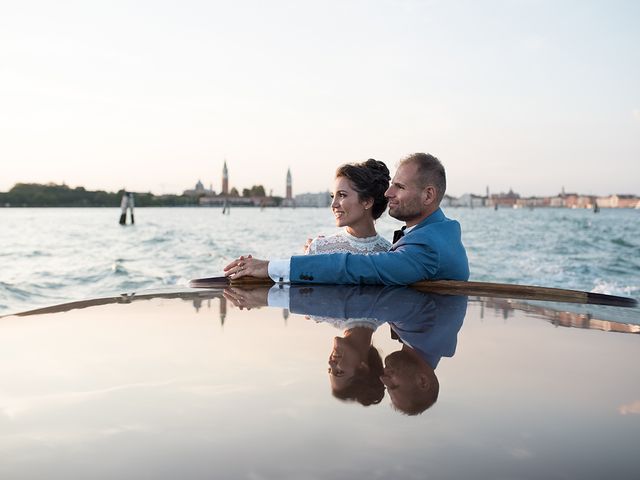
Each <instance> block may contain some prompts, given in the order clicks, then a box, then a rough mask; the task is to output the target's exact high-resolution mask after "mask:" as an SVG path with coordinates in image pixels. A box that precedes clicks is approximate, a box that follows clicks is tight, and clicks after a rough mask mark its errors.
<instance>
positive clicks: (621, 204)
mask: <svg viewBox="0 0 640 480" xmlns="http://www.w3.org/2000/svg"><path fill="white" fill-rule="evenodd" d="M596 201H597V202H598V206H599V207H600V208H640V197H637V196H635V195H609V196H608V197H598V198H597V199H596Z"/></svg>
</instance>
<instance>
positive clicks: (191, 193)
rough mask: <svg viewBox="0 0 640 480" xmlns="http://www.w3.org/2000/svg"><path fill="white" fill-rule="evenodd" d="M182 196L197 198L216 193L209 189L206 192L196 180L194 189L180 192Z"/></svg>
mask: <svg viewBox="0 0 640 480" xmlns="http://www.w3.org/2000/svg"><path fill="white" fill-rule="evenodd" d="M182 194H183V195H186V196H188V197H199V196H203V195H215V194H216V192H214V191H213V190H211V188H209V189H208V190H207V189H206V188H204V185H203V184H202V182H201V181H200V180H198V183H196V186H195V188H192V189H189V190H185V191H184V192H182Z"/></svg>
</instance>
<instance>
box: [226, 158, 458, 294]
mask: <svg viewBox="0 0 640 480" xmlns="http://www.w3.org/2000/svg"><path fill="white" fill-rule="evenodd" d="M445 189H446V176H445V171H444V167H443V166H442V164H441V163H440V161H439V160H438V159H437V158H435V157H433V156H432V155H428V154H425V153H416V154H414V155H411V156H409V157H407V158H405V159H404V160H402V161H401V162H400V164H399V166H398V170H397V171H396V174H395V176H394V177H393V180H392V182H391V184H390V185H389V174H388V170H387V168H386V166H384V164H383V163H382V162H378V161H375V160H368V161H367V162H365V163H363V164H351V165H344V166H342V167H340V168H339V169H338V171H337V173H336V182H335V189H334V195H333V202H332V204H331V208H332V210H333V212H334V215H335V217H336V224H337V225H338V226H343V227H346V228H345V230H344V232H342V233H339V234H336V235H333V236H331V237H326V238H317V239H315V240H313V241H311V242H308V243H307V253H313V254H315V255H304V256H293V257H291V258H290V259H285V260H271V261H269V260H258V259H255V258H252V257H251V256H250V255H248V256H246V257H245V256H242V257H239V258H238V259H236V260H234V261H233V262H231V263H230V264H229V265H227V266H226V267H225V274H226V275H227V276H229V277H231V278H232V279H238V278H241V277H244V276H253V277H259V278H269V277H270V278H271V279H272V280H274V281H276V282H289V281H291V282H292V283H333V284H400V285H406V284H411V283H414V282H417V281H420V280H425V279H449V280H467V279H468V278H469V265H468V261H467V255H466V252H465V249H464V246H463V245H462V240H461V232H460V225H459V224H458V222H456V221H454V220H450V219H448V218H447V217H445V215H444V213H443V212H442V210H441V209H440V202H441V200H442V198H443V197H444V193H445ZM387 202H388V205H389V215H391V216H392V217H394V218H397V219H398V220H402V221H404V222H405V226H404V227H403V228H402V230H400V231H398V232H396V233H397V235H394V237H395V238H394V243H393V244H392V245H390V244H389V243H388V242H387V241H385V240H384V239H382V238H380V237H379V235H378V234H377V233H376V230H375V226H374V221H375V219H377V218H379V217H380V215H381V214H382V212H383V211H384V209H385V207H386V205H387ZM362 254H366V255H362Z"/></svg>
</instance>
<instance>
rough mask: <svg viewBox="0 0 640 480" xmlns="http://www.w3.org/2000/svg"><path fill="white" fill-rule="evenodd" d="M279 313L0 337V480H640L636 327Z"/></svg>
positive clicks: (111, 323) (132, 305)
mask: <svg viewBox="0 0 640 480" xmlns="http://www.w3.org/2000/svg"><path fill="white" fill-rule="evenodd" d="M278 294H279V295H280V296H279V301H282V299H283V298H284V299H286V302H287V303H288V309H286V310H283V309H282V308H276V307H266V306H265V305H266V303H267V298H268V295H269V292H268V291H267V290H265V289H260V288H257V289H252V290H238V289H234V290H227V291H226V292H223V291H222V290H211V291H197V292H173V293H156V294H153V295H147V296H144V295H135V296H130V297H125V298H123V297H118V298H117V299H102V300H99V301H96V302H94V303H92V302H88V303H82V304H74V305H72V306H70V307H68V308H58V309H52V310H51V311H50V312H51V313H39V314H34V315H30V316H23V317H18V316H12V317H5V318H0V458H1V460H2V461H1V462H0V478H11V479H13V478H134V477H140V476H144V477H151V476H153V477H155V478H176V477H185V478H296V479H298V478H464V477H473V478H540V477H545V478H578V477H581V478H602V477H605V476H610V477H612V478H636V477H637V476H638V473H637V468H636V466H635V463H636V460H635V457H636V453H637V445H638V444H639V442H640V382H639V381H638V374H637V367H636V365H637V363H638V360H639V356H640V349H639V347H640V343H639V342H640V336H638V332H640V326H638V324H640V317H634V311H631V313H629V310H627V311H626V312H625V314H624V315H625V319H627V320H629V319H630V321H628V322H627V323H616V322H614V321H612V320H613V318H615V316H616V312H617V310H615V309H612V310H611V309H610V310H606V311H605V312H604V313H606V315H599V313H602V312H601V311H597V310H593V311H586V312H585V311H581V312H575V311H574V312H567V311H566V310H564V309H563V308H562V307H563V306H562V305H557V304H554V305H542V304H535V303H525V302H514V301H508V300H505V299H479V298H473V297H472V298H467V297H455V296H439V295H429V294H425V293H420V292H416V291H413V290H411V289H407V288H389V287H366V288H361V287H313V288H308V287H306V288H293V287H292V288H291V289H290V290H289V292H288V293H287V292H279V293H278ZM272 300H273V297H272ZM240 307H242V310H241V309H240ZM248 308H249V310H248ZM65 310H66V311H65ZM635 313H637V311H636V312H635ZM599 317H602V318H599ZM561 327H567V328H561Z"/></svg>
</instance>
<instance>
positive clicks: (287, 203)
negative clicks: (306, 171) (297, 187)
mask: <svg viewBox="0 0 640 480" xmlns="http://www.w3.org/2000/svg"><path fill="white" fill-rule="evenodd" d="M292 191H293V182H292V181H291V169H290V168H288V169H287V184H286V192H287V194H286V197H285V198H284V199H283V200H282V204H281V206H282V207H295V206H297V204H298V197H297V196H296V199H295V200H294V199H293V196H292Z"/></svg>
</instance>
